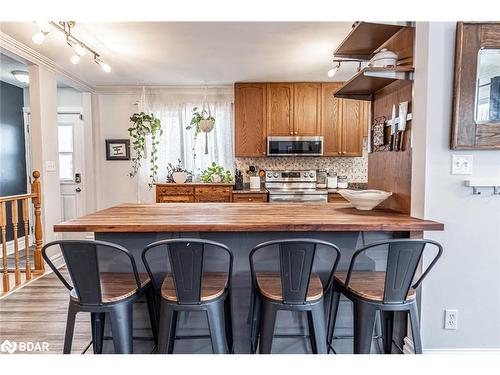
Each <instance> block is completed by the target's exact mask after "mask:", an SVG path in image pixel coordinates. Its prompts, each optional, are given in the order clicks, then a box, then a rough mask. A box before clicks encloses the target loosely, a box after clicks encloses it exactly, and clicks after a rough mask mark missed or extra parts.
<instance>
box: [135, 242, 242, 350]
mask: <svg viewBox="0 0 500 375" xmlns="http://www.w3.org/2000/svg"><path fill="white" fill-rule="evenodd" d="M161 247H163V248H164V250H165V252H166V255H167V258H168V261H167V264H166V265H165V266H166V267H165V269H166V272H163V273H161V275H160V277H159V275H158V273H155V272H153V271H152V269H151V260H149V261H148V253H149V252H150V251H151V250H152V249H155V248H161ZM217 250H219V252H220V250H222V251H223V252H224V253H226V254H227V255H226V257H225V258H226V260H225V262H224V264H225V271H224V272H208V271H207V272H205V271H206V263H207V262H208V260H207V259H209V258H210V257H209V255H210V253H211V254H215V252H217ZM211 258H214V257H213V256H212V257H211ZM142 260H143V262H144V265H145V267H146V270H147V271H148V274H149V277H150V278H151V281H152V284H153V289H154V290H155V292H156V294H157V296H158V297H159V298H160V300H161V308H160V319H159V320H160V327H159V338H158V353H173V350H174V341H175V339H179V338H181V337H178V336H176V328H177V315H178V312H180V311H185V312H189V311H205V312H206V314H207V317H208V326H209V330H210V336H193V337H190V336H184V337H182V338H201V337H210V338H211V341H212V349H213V352H214V353H218V354H219V353H228V352H232V350H233V336H232V335H233V333H232V319H231V298H230V294H231V293H230V286H231V274H232V271H233V254H232V253H231V251H230V250H229V248H228V247H227V246H225V245H223V244H221V243H217V242H213V241H209V240H202V239H189V238H182V239H172V240H163V241H157V242H154V243H152V244H150V245H148V246H147V247H146V248H145V249H144V250H143V252H142Z"/></svg>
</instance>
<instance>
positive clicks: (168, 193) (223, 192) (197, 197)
mask: <svg viewBox="0 0 500 375" xmlns="http://www.w3.org/2000/svg"><path fill="white" fill-rule="evenodd" d="M232 194H233V186H232V185H228V184H203V183H199V184H196V183H187V184H156V203H192V202H200V203H202V202H204V203H207V202H231V199H232Z"/></svg>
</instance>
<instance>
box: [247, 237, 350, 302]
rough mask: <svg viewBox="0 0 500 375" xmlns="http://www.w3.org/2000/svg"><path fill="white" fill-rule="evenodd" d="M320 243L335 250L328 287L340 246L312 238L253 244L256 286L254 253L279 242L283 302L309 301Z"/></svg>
mask: <svg viewBox="0 0 500 375" xmlns="http://www.w3.org/2000/svg"><path fill="white" fill-rule="evenodd" d="M319 244H321V245H323V246H325V247H327V248H329V249H331V250H333V252H334V253H336V256H335V261H334V262H333V268H332V270H331V273H330V275H329V278H328V281H327V283H326V284H327V285H325V287H324V289H325V290H326V289H327V288H329V286H330V284H331V282H332V280H333V274H334V272H335V269H336V268H337V265H338V262H339V260H340V250H339V248H338V247H337V246H335V245H334V244H332V243H329V242H326V241H320V240H311V239H290V240H274V241H268V242H264V243H261V244H259V245H257V246H256V247H254V248H253V249H252V251H251V252H250V270H251V274H252V281H253V283H254V287H256V286H257V285H256V276H255V269H254V261H253V257H254V254H255V253H256V252H257V251H258V250H261V249H264V248H267V247H270V246H275V245H277V246H278V248H279V268H280V275H281V288H282V296H283V303H286V304H304V303H306V299H307V291H308V288H309V282H310V279H311V274H312V270H313V265H314V258H315V256H316V249H317V245H319Z"/></svg>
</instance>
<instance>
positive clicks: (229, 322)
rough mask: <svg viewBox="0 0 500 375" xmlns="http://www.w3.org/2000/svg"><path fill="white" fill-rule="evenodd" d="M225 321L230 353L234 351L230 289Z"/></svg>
mask: <svg viewBox="0 0 500 375" xmlns="http://www.w3.org/2000/svg"><path fill="white" fill-rule="evenodd" d="M224 322H225V330H226V341H227V346H228V349H229V353H234V347H233V316H232V312H231V290H228V292H227V297H226V299H225V301H224Z"/></svg>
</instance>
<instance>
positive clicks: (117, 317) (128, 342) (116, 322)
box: [109, 303, 133, 354]
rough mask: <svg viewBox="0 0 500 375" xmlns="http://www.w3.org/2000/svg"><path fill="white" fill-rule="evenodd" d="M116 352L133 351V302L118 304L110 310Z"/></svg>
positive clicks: (127, 352)
mask: <svg viewBox="0 0 500 375" xmlns="http://www.w3.org/2000/svg"><path fill="white" fill-rule="evenodd" d="M109 317H110V323H111V333H112V336H113V344H114V346H115V353H120V354H131V353H133V337H132V333H133V332H132V331H133V328H132V327H133V325H132V304H131V303H125V304H117V305H115V306H113V308H112V309H111V310H110V311H109Z"/></svg>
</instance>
